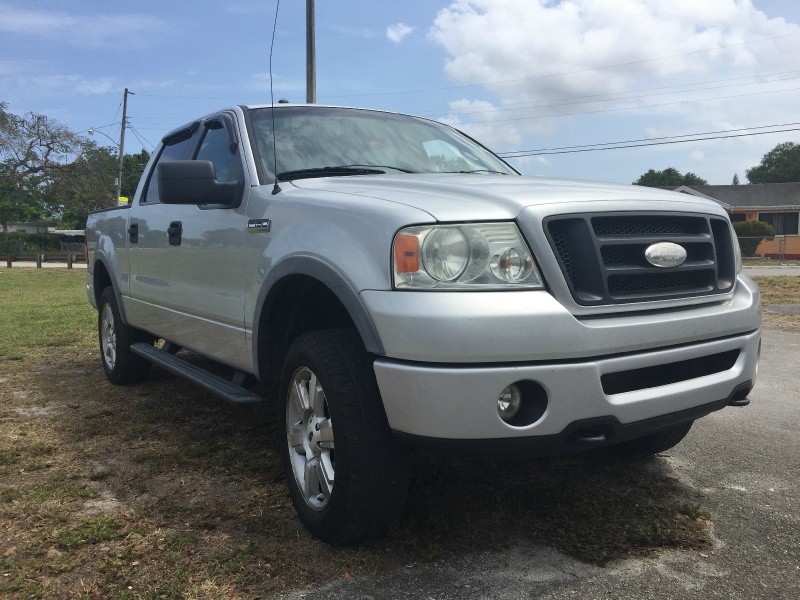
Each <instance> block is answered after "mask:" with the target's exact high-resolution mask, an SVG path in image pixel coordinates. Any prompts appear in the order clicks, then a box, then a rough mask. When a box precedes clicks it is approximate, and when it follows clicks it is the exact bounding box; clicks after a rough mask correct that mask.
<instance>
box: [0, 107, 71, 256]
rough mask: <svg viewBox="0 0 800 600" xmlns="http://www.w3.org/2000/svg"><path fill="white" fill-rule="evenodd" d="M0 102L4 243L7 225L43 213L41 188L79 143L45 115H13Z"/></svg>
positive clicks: (0, 192) (0, 211)
mask: <svg viewBox="0 0 800 600" xmlns="http://www.w3.org/2000/svg"><path fill="white" fill-rule="evenodd" d="M7 108H8V106H7V104H6V103H5V102H0V225H2V229H3V234H4V240H5V244H4V245H5V246H6V247H7V246H8V226H9V225H10V224H11V223H13V222H15V221H23V220H28V219H33V218H42V217H45V216H47V215H46V207H45V205H44V204H43V201H44V195H43V193H42V192H43V190H44V188H45V187H46V186H47V183H48V181H49V180H50V178H51V177H52V176H53V174H54V173H56V172H57V171H58V170H59V169H60V168H62V167H63V166H64V164H65V163H66V162H67V161H68V160H69V157H70V156H71V155H75V154H76V153H79V152H80V150H81V147H82V142H81V140H80V138H78V137H77V136H76V135H75V134H74V133H73V132H72V131H70V130H69V129H67V128H66V127H65V126H63V125H61V124H60V123H58V122H57V121H54V120H52V119H49V118H48V117H46V116H45V115H39V114H36V113H28V114H25V115H22V116H20V115H15V114H13V113H11V112H8V110H7Z"/></svg>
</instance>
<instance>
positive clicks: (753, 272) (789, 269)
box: [743, 266, 800, 277]
mask: <svg viewBox="0 0 800 600" xmlns="http://www.w3.org/2000/svg"><path fill="white" fill-rule="evenodd" d="M743 270H744V272H745V274H747V275H749V276H750V277H771V276H778V275H795V276H797V275H800V267H796V266H775V267H747V266H746V267H744V269H743Z"/></svg>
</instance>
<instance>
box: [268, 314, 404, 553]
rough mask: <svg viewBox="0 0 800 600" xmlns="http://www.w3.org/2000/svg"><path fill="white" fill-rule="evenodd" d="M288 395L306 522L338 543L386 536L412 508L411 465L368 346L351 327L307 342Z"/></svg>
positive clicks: (288, 455) (290, 472) (289, 461)
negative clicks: (383, 400)
mask: <svg viewBox="0 0 800 600" xmlns="http://www.w3.org/2000/svg"><path fill="white" fill-rule="evenodd" d="M280 398H281V410H282V414H281V419H280V423H281V433H282V440H283V460H284V467H285V470H286V479H287V483H288V486H289V493H290V496H291V498H292V502H293V504H294V506H295V509H296V510H297V514H298V515H299V517H300V520H301V521H302V522H303V525H305V527H306V528H307V529H308V530H309V531H310V532H311V533H312V534H313V535H315V536H316V537H318V538H320V539H321V540H323V541H325V542H328V543H333V544H342V543H348V542H355V541H358V540H362V539H366V538H371V537H377V536H380V535H382V534H383V533H385V532H386V530H387V529H388V528H389V527H390V526H391V524H392V523H393V522H394V521H395V519H396V518H397V516H398V515H399V514H400V511H401V510H402V508H403V504H404V503H405V498H406V494H407V492H408V480H409V465H408V457H407V454H406V452H405V451H404V450H402V449H401V448H400V447H399V446H398V445H397V444H396V442H395V441H394V439H393V437H392V433H391V431H390V429H389V425H388V423H387V421H386V415H385V414H384V411H383V406H382V404H381V399H380V395H379V393H378V388H377V384H376V382H375V376H374V373H373V371H372V364H371V361H370V360H369V356H368V355H367V353H366V351H365V350H364V348H363V346H362V345H361V341H360V340H359V339H358V338H357V336H355V335H354V334H353V333H352V332H350V331H348V330H324V331H316V332H312V333H308V334H305V335H303V336H301V337H299V338H298V339H297V340H296V341H295V342H294V343H293V344H292V346H291V348H290V349H289V352H288V354H287V358H286V362H285V365H284V368H283V373H282V377H281V396H280Z"/></svg>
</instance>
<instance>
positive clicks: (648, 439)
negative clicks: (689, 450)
mask: <svg viewBox="0 0 800 600" xmlns="http://www.w3.org/2000/svg"><path fill="white" fill-rule="evenodd" d="M693 423H694V421H686V422H685V423H680V424H678V425H673V426H672V427H669V428H668V429H662V430H661V431H657V432H656V433H651V434H650V435H645V436H643V437H640V438H636V439H633V440H629V441H627V442H622V443H621V444H615V445H613V446H609V447H608V450H609V452H611V453H612V454H615V455H617V456H620V457H624V458H645V457H647V456H653V455H654V454H658V453H659V452H666V451H667V450H669V449H670V448H672V447H674V446H676V445H677V444H678V443H679V442H680V441H681V440H682V439H683V438H685V437H686V434H688V433H689V430H690V429H691V428H692V424H693Z"/></svg>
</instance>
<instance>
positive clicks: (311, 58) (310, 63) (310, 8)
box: [306, 0, 317, 104]
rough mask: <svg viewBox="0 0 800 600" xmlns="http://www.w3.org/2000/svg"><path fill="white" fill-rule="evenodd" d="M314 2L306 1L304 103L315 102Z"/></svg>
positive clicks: (311, 0) (312, 0)
mask: <svg viewBox="0 0 800 600" xmlns="http://www.w3.org/2000/svg"><path fill="white" fill-rule="evenodd" d="M315 39H316V25H315V17H314V0H306V102H307V103H308V104H316V102H317V50H316V43H315Z"/></svg>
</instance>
